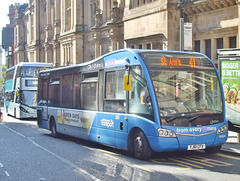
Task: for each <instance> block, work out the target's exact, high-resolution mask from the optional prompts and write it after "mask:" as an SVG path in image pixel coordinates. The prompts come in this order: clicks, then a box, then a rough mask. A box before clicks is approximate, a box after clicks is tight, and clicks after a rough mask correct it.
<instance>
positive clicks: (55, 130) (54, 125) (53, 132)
mask: <svg viewBox="0 0 240 181" xmlns="http://www.w3.org/2000/svg"><path fill="white" fill-rule="evenodd" d="M51 135H52V136H53V137H54V138H57V137H58V133H57V127H56V123H55V120H54V119H51Z"/></svg>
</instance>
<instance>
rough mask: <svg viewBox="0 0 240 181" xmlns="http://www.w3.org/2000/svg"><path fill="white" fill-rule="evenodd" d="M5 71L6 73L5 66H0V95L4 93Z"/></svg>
mask: <svg viewBox="0 0 240 181" xmlns="http://www.w3.org/2000/svg"><path fill="white" fill-rule="evenodd" d="M6 71H7V66H6V65H2V72H1V73H0V93H1V95H3V92H4V85H5V79H6Z"/></svg>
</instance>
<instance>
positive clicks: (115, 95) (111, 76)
mask: <svg viewBox="0 0 240 181" xmlns="http://www.w3.org/2000/svg"><path fill="white" fill-rule="evenodd" d="M124 74H125V70H121V71H116V72H107V73H106V91H105V93H106V95H105V97H106V98H107V99H111V98H112V99H125V91H124V90H123V76H124Z"/></svg>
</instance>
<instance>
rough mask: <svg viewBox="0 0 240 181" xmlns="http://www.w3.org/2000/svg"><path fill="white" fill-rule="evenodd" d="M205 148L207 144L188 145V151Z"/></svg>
mask: <svg viewBox="0 0 240 181" xmlns="http://www.w3.org/2000/svg"><path fill="white" fill-rule="evenodd" d="M205 148H206V145H205V144H196V145H188V150H202V149H205Z"/></svg>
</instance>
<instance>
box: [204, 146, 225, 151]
mask: <svg viewBox="0 0 240 181" xmlns="http://www.w3.org/2000/svg"><path fill="white" fill-rule="evenodd" d="M221 148H222V146H221V145H219V146H214V147H209V148H206V149H205V152H206V153H217V152H219V151H220V150H221Z"/></svg>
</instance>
